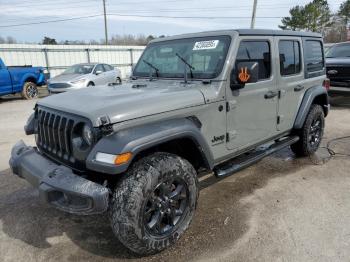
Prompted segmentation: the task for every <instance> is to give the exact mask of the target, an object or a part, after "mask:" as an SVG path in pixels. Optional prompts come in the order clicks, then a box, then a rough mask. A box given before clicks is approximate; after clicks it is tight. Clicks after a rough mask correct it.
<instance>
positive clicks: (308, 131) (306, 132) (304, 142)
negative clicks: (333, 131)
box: [291, 105, 325, 156]
mask: <svg viewBox="0 0 350 262" xmlns="http://www.w3.org/2000/svg"><path fill="white" fill-rule="evenodd" d="M324 126H325V121H324V112H323V109H322V107H321V106H320V105H312V106H311V109H310V111H309V114H308V115H307V117H306V120H305V123H304V126H303V128H302V129H301V130H298V131H297V133H298V134H299V136H300V140H299V141H298V142H297V143H295V144H293V145H291V149H292V151H293V152H294V153H295V154H296V155H297V156H309V155H312V154H313V153H315V152H316V151H317V149H318V148H319V146H320V144H321V140H322V137H323V132H324Z"/></svg>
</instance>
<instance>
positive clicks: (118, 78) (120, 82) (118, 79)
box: [115, 77, 122, 85]
mask: <svg viewBox="0 0 350 262" xmlns="http://www.w3.org/2000/svg"><path fill="white" fill-rule="evenodd" d="M115 82H116V83H117V85H121V84H122V80H121V78H120V77H117V79H116V80H115Z"/></svg>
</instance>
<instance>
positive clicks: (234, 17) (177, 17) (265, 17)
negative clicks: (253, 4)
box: [108, 13, 282, 19]
mask: <svg viewBox="0 0 350 262" xmlns="http://www.w3.org/2000/svg"><path fill="white" fill-rule="evenodd" d="M108 15H111V16H122V17H124V16H130V17H149V18H174V19H242V18H243V19H245V18H249V19H251V16H168V15H133V14H119V13H110V14H108ZM257 18H260V19H261V18H262V19H270V18H282V16H259V17H257Z"/></svg>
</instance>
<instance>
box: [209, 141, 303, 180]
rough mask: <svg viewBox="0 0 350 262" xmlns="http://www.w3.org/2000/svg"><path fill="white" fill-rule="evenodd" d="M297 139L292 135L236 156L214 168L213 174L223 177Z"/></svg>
mask: <svg viewBox="0 0 350 262" xmlns="http://www.w3.org/2000/svg"><path fill="white" fill-rule="evenodd" d="M298 141H299V137H298V136H292V137H288V138H285V139H283V140H281V141H278V142H275V143H274V144H272V145H271V146H269V147H268V148H266V149H263V150H259V151H253V152H251V153H249V154H248V155H246V156H245V157H243V158H242V157H237V158H234V159H233V160H231V161H229V162H226V163H224V164H222V165H220V166H218V167H217V168H215V169H214V174H215V176H217V177H225V176H230V175H232V174H234V173H236V172H238V171H240V170H242V169H244V168H246V167H248V166H250V165H252V164H254V163H256V162H258V161H259V160H261V159H262V158H264V157H266V156H268V155H271V154H273V153H275V152H276V151H279V150H281V149H283V148H285V147H287V146H290V145H292V144H294V143H296V142H298Z"/></svg>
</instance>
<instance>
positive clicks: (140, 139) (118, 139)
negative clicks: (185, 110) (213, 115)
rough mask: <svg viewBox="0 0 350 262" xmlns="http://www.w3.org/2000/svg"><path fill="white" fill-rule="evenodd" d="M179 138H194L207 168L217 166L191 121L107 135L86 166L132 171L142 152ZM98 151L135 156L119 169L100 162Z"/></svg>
mask: <svg viewBox="0 0 350 262" xmlns="http://www.w3.org/2000/svg"><path fill="white" fill-rule="evenodd" d="M179 138H189V139H191V140H192V141H193V142H194V143H195V144H196V145H197V147H198V149H199V151H200V152H201V155H202V157H203V159H204V161H205V163H206V165H207V167H208V168H210V169H212V168H213V167H214V160H213V155H212V153H211V150H210V148H209V146H208V144H207V142H206V140H205V138H204V136H203V134H202V133H201V130H200V128H199V127H198V126H197V125H196V123H195V122H194V121H192V120H191V119H188V118H181V119H171V120H164V121H159V122H154V123H150V124H145V125H139V126H135V127H131V128H127V129H124V130H120V131H117V132H115V133H113V134H111V135H108V136H105V137H103V138H101V139H100V140H99V141H98V142H97V143H96V145H95V146H94V148H93V149H92V150H91V152H90V153H89V156H88V158H87V161H86V167H87V168H88V169H89V170H94V171H97V172H102V173H107V174H120V173H122V172H125V171H126V170H127V169H128V167H129V165H130V163H131V162H132V160H133V159H134V158H135V156H136V155H137V154H139V153H140V152H142V151H144V150H147V149H149V148H152V147H154V146H156V145H160V144H162V143H165V142H169V141H171V140H175V139H179ZM97 152H102V153H107V154H113V155H117V154H122V153H127V152H131V153H132V156H133V157H132V159H131V160H129V161H128V163H125V164H123V165H118V166H117V165H113V164H107V163H102V162H98V161H96V160H95V156H96V154H97Z"/></svg>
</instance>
